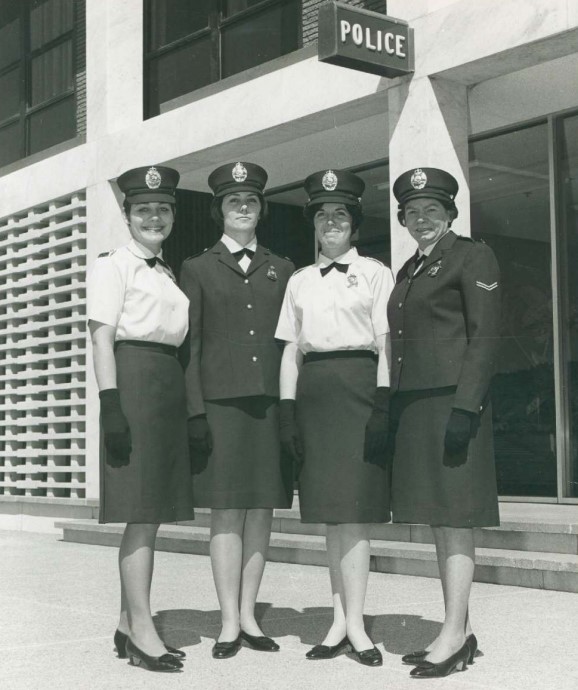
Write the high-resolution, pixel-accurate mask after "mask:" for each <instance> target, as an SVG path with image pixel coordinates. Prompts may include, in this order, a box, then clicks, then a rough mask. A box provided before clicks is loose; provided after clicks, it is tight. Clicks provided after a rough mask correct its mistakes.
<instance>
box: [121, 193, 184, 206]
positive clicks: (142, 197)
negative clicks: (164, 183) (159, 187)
mask: <svg viewBox="0 0 578 690" xmlns="http://www.w3.org/2000/svg"><path fill="white" fill-rule="evenodd" d="M125 198H126V201H128V202H129V204H140V203H141V202H143V201H165V202H167V203H169V204H174V203H176V200H175V197H174V194H170V193H169V192H155V191H150V192H138V193H137V194H127V195H126V197H125Z"/></svg>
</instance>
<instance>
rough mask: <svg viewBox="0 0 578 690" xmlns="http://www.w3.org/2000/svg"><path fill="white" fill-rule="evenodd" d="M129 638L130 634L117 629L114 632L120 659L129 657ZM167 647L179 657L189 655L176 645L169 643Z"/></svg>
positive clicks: (184, 657)
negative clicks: (127, 645) (171, 645)
mask: <svg viewBox="0 0 578 690" xmlns="http://www.w3.org/2000/svg"><path fill="white" fill-rule="evenodd" d="M127 640H128V635H126V634H125V633H123V632H121V631H120V630H116V631H115V633H114V646H115V648H116V653H117V654H118V658H119V659H128V654H127V653H126V643H127ZM165 649H166V650H167V652H168V653H169V654H172V655H173V656H174V657H176V658H177V659H186V658H187V655H186V654H185V652H183V650H182V649H175V647H170V646H169V645H168V644H166V645H165Z"/></svg>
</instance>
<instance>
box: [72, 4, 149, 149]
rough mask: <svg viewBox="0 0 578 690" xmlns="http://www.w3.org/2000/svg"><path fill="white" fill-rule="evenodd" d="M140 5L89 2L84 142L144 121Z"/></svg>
mask: <svg viewBox="0 0 578 690" xmlns="http://www.w3.org/2000/svg"><path fill="white" fill-rule="evenodd" d="M143 33H144V30H143V0H87V2H86V75H87V96H86V97H87V106H88V107H87V111H88V120H87V139H88V140H89V141H91V140H94V139H99V138H100V137H103V136H105V135H106V134H107V133H110V132H115V131H118V130H122V129H125V128H126V127H130V126H131V125H133V124H137V123H140V122H142V119H143Z"/></svg>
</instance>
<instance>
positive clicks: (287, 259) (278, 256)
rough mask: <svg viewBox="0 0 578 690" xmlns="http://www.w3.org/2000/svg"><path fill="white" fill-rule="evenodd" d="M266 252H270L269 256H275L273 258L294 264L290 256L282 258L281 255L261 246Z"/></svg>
mask: <svg viewBox="0 0 578 690" xmlns="http://www.w3.org/2000/svg"><path fill="white" fill-rule="evenodd" d="M261 247H262V248H263V250H264V251H266V252H269V254H273V256H276V257H277V258H278V259H285V261H289V263H293V261H292V260H291V259H290V258H289V257H288V256H281V254H276V253H275V252H274V251H272V250H271V249H268V248H267V247H263V245H261Z"/></svg>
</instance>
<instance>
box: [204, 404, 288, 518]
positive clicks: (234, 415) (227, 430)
mask: <svg viewBox="0 0 578 690" xmlns="http://www.w3.org/2000/svg"><path fill="white" fill-rule="evenodd" d="M205 410H206V413H207V421H208V423H209V426H210V428H211V433H212V436H213V450H212V452H211V454H210V455H209V457H208V458H207V461H206V465H205V466H204V467H202V468H200V471H199V472H198V474H195V481H194V502H195V506H197V507H203V508H217V509H227V508H290V507H291V503H292V501H293V477H292V466H291V461H290V459H289V458H287V457H285V455H284V454H282V453H281V449H280V442H279V401H278V400H277V398H271V397H265V396H251V397H246V398H232V399H230V400H212V401H205Z"/></svg>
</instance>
